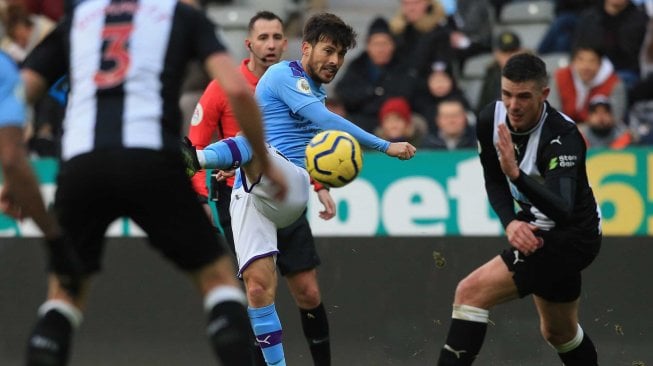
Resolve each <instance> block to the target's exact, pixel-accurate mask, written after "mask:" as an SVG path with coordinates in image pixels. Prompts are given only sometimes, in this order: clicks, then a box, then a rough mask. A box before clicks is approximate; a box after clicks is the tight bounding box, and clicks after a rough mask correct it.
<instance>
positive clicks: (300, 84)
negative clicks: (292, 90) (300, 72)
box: [297, 78, 311, 94]
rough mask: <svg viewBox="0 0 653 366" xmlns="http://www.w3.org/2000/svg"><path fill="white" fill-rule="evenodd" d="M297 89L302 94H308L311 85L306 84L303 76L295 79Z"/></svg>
mask: <svg viewBox="0 0 653 366" xmlns="http://www.w3.org/2000/svg"><path fill="white" fill-rule="evenodd" d="M297 90H299V91H300V92H302V93H304V94H310V93H311V86H310V85H309V84H308V80H306V79H304V78H299V79H297Z"/></svg>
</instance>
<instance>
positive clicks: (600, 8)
mask: <svg viewBox="0 0 653 366" xmlns="http://www.w3.org/2000/svg"><path fill="white" fill-rule="evenodd" d="M647 21H648V17H647V16H646V13H645V12H644V11H643V10H642V9H640V8H638V7H637V6H635V5H634V4H633V3H632V2H631V1H630V0H603V1H602V3H601V4H600V5H597V6H594V7H591V8H589V9H587V10H586V11H584V12H583V13H582V14H581V17H580V19H579V20H578V25H577V26H576V32H575V34H574V42H573V44H579V43H590V44H591V43H594V42H597V41H598V42H599V43H598V44H599V46H600V47H601V49H602V50H603V52H604V53H605V55H606V56H607V57H608V59H610V61H612V64H613V65H614V68H615V70H616V72H617V74H618V75H619V77H620V78H621V80H622V81H623V82H624V83H625V84H626V88H627V89H630V88H632V87H633V86H634V85H635V83H636V82H637V81H638V80H639V78H640V66H639V55H640V50H641V49H642V44H643V41H644V35H645V33H646V23H647Z"/></svg>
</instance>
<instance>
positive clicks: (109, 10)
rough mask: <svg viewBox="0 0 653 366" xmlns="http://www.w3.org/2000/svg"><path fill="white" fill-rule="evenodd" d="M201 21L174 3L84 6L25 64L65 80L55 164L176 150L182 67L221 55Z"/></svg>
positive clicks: (135, 0) (99, 0)
mask: <svg viewBox="0 0 653 366" xmlns="http://www.w3.org/2000/svg"><path fill="white" fill-rule="evenodd" d="M224 51H225V48H224V46H223V45H222V43H221V42H220V41H219V40H218V38H217V36H216V33H215V27H214V25H213V24H212V23H211V21H209V20H208V19H207V18H206V16H205V15H204V14H203V13H202V12H200V11H198V10H196V9H194V8H192V7H190V6H187V5H185V4H183V3H180V2H179V1H177V0H122V1H121V0H87V1H83V2H81V3H80V4H79V5H77V6H76V7H75V9H74V11H73V12H72V14H71V16H70V17H67V18H65V19H64V20H63V21H62V22H61V23H60V24H59V25H58V26H57V28H56V29H55V30H54V31H53V32H52V33H51V34H50V35H49V36H48V37H47V38H46V39H45V40H44V41H43V42H42V43H41V44H40V45H39V46H38V47H37V48H36V49H35V50H34V51H33V52H32V53H31V54H30V55H29V56H28V58H27V60H26V61H25V65H24V66H25V67H27V68H30V69H33V70H34V71H36V72H38V73H39V74H41V75H43V76H45V77H46V79H47V80H48V82H49V83H51V84H52V83H54V82H55V81H56V80H58V79H59V78H60V77H61V76H62V75H64V74H69V76H70V94H69V97H68V105H67V108H66V118H65V121H64V135H63V138H62V158H63V160H68V159H70V158H72V157H74V156H77V155H79V154H84V153H88V152H91V151H94V150H98V149H115V148H146V149H154V150H163V149H177V148H178V141H179V136H180V132H181V131H180V129H181V122H182V121H181V113H180V110H179V106H178V100H179V93H180V86H181V82H182V78H183V76H184V72H185V70H186V63H187V62H188V61H189V60H190V59H200V60H204V59H205V58H206V57H208V56H209V55H211V54H213V53H217V52H224Z"/></svg>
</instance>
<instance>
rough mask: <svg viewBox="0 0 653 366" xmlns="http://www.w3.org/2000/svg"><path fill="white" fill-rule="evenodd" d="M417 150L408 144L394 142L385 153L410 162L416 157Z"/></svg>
mask: <svg viewBox="0 0 653 366" xmlns="http://www.w3.org/2000/svg"><path fill="white" fill-rule="evenodd" d="M416 150H417V149H416V148H415V146H413V145H411V144H410V143H408V142H392V143H390V146H389V147H388V150H386V151H385V153H386V154H387V155H389V156H393V157H396V158H399V159H400V160H408V159H411V158H412V157H413V156H415V151H416Z"/></svg>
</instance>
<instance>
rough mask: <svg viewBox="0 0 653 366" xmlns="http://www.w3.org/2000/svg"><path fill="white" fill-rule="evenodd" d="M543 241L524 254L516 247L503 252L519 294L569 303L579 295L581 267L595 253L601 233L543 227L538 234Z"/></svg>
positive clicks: (591, 259) (588, 262) (591, 258)
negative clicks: (585, 233) (531, 252)
mask: <svg viewBox="0 0 653 366" xmlns="http://www.w3.org/2000/svg"><path fill="white" fill-rule="evenodd" d="M537 235H538V236H540V237H541V238H542V239H543V243H544V245H543V246H542V248H540V249H538V250H537V251H536V252H535V253H533V254H531V255H528V256H525V255H524V254H523V253H520V252H519V251H517V250H516V249H514V248H508V249H506V250H504V251H503V253H502V254H501V256H502V258H503V260H504V262H505V263H506V266H508V268H509V270H510V271H512V272H514V280H515V283H516V284H517V288H518V291H519V296H520V297H524V296H527V295H530V294H535V295H538V296H539V297H541V298H544V299H547V300H548V301H551V302H559V303H566V302H571V301H573V300H575V299H577V298H578V296H579V295H580V291H581V282H582V280H581V271H582V270H583V269H584V268H585V267H587V266H588V265H589V264H590V263H591V262H592V261H593V260H594V258H595V257H596V253H597V252H598V248H599V247H600V242H601V238H600V236H595V237H592V235H583V234H579V233H576V232H574V231H572V230H551V231H542V232H539V233H538V234H537Z"/></svg>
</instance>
